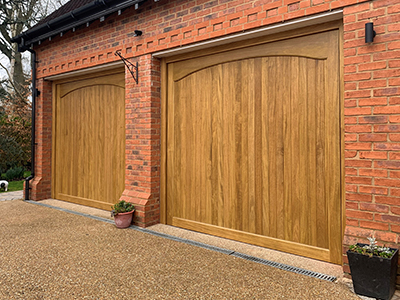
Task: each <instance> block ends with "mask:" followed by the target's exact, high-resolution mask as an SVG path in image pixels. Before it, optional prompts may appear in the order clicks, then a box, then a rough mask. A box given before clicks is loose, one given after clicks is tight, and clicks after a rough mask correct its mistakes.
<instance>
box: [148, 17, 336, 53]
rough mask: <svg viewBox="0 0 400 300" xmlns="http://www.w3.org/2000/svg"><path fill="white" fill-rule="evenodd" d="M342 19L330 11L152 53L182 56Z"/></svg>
mask: <svg viewBox="0 0 400 300" xmlns="http://www.w3.org/2000/svg"><path fill="white" fill-rule="evenodd" d="M342 18H343V10H336V11H330V12H327V13H322V14H318V15H313V16H309V17H304V18H301V19H298V20H293V21H287V22H282V23H279V24H274V25H271V26H267V27H262V28H258V29H254V30H249V31H246V32H242V33H236V34H232V35H229V36H225V37H221V38H216V39H212V40H208V41H203V42H200V43H196V44H193V45H187V46H181V47H179V48H174V49H170V50H164V51H160V52H155V53H153V56H154V57H158V58H161V57H169V56H173V55H177V54H183V53H186V52H191V51H196V50H201V49H205V48H210V47H215V46H220V45H224V44H229V43H233V42H238V41H243V40H246V39H252V38H256V37H260V36H265V35H270V34H275V33H279V32H282V31H289V30H293V29H298V28H302V27H307V26H312V25H318V24H322V23H326V22H330V21H335V20H341V19H342Z"/></svg>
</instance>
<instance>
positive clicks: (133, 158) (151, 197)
mask: <svg viewBox="0 0 400 300" xmlns="http://www.w3.org/2000/svg"><path fill="white" fill-rule="evenodd" d="M133 60H138V61H139V84H136V82H135V81H134V80H133V78H132V75H131V74H130V72H128V71H126V72H125V73H126V74H125V91H126V92H125V93H126V98H125V101H126V102H125V118H126V120H125V122H126V152H125V159H126V169H125V190H124V192H123V194H122V196H121V198H120V200H125V201H129V202H132V203H134V204H135V208H136V211H135V215H134V223H135V224H136V225H139V226H141V227H146V226H150V225H153V224H156V223H159V221H160V145H161V140H160V135H161V122H160V117H161V105H160V103H161V101H160V86H161V83H160V62H159V60H158V59H155V58H152V56H151V55H150V54H148V55H143V56H141V57H137V58H134V59H133Z"/></svg>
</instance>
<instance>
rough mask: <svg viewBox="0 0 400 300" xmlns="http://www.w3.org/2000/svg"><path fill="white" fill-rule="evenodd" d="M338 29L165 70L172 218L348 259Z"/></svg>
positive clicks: (192, 226) (229, 235) (328, 258)
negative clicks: (343, 253) (343, 243)
mask: <svg viewBox="0 0 400 300" xmlns="http://www.w3.org/2000/svg"><path fill="white" fill-rule="evenodd" d="M338 38H339V36H338V30H332V31H328V32H324V33H318V34H313V35H308V36H303V37H297V38H291V39H287V40H282V41H277V42H272V43H267V44H262V45H257V46H253V47H249V48H245V49H239V50H233V51H227V52H223V53H218V54H214V55H208V56H206V57H200V58H193V59H188V60H184V61H177V62H173V63H169V64H168V65H167V72H168V92H167V94H168V95H167V141H166V149H167V152H166V164H167V167H166V197H167V206H166V212H167V223H168V224H172V225H174V226H179V227H183V228H187V229H191V230H197V231H201V232H205V233H210V234H213V235H218V236H222V237H226V238H232V239H236V240H240V241H244V242H248V243H252V244H257V245H261V246H266V247H270V248H274V249H278V250H282V251H285V252H290V253H294V254H300V255H304V256H308V257H313V258H317V259H321V260H325V261H330V262H333V263H341V240H342V224H341V220H342V209H341V150H340V149H341V146H340V145H341V135H340V111H341V110H340V96H339V90H340V87H339V59H338Z"/></svg>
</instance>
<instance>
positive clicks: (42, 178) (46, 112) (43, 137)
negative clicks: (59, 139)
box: [30, 79, 52, 200]
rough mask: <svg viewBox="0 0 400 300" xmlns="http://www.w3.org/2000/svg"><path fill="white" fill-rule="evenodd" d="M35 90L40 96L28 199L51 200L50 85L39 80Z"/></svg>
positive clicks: (37, 106) (38, 98) (37, 104)
mask: <svg viewBox="0 0 400 300" xmlns="http://www.w3.org/2000/svg"><path fill="white" fill-rule="evenodd" d="M36 88H37V89H38V90H39V91H40V95H39V96H38V97H37V98H36V131H35V134H36V151H35V152H36V153H35V178H34V179H33V180H32V181H31V182H30V187H31V189H32V192H31V194H30V198H31V199H35V200H38V199H48V198H51V143H52V139H51V134H52V132H51V128H52V126H51V125H52V124H51V123H52V84H51V82H49V81H45V80H43V79H39V80H38V83H37V87H36Z"/></svg>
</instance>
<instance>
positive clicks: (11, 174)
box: [5, 167, 25, 181]
mask: <svg viewBox="0 0 400 300" xmlns="http://www.w3.org/2000/svg"><path fill="white" fill-rule="evenodd" d="M24 172H25V169H24V168H23V167H16V168H12V169H9V170H8V171H7V172H6V176H5V177H6V180H7V181H13V180H20V179H22V178H24Z"/></svg>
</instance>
